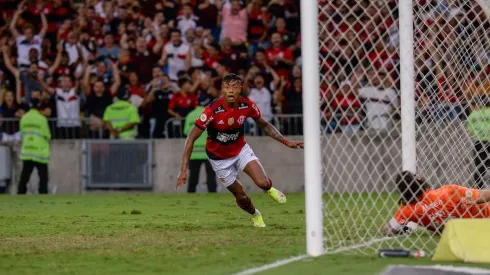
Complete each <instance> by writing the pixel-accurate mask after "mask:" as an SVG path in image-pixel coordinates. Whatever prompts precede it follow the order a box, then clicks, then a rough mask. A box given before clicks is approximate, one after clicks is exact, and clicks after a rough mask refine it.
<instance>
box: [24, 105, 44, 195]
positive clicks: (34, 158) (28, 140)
mask: <svg viewBox="0 0 490 275" xmlns="http://www.w3.org/2000/svg"><path fill="white" fill-rule="evenodd" d="M30 105H31V106H30V107H31V109H30V110H29V111H28V112H27V113H26V114H25V115H24V116H23V117H22V118H21V119H20V132H21V134H22V149H21V153H20V158H21V159H22V162H23V165H22V172H21V174H20V181H19V188H18V194H26V192H27V182H29V178H30V177H31V173H32V170H34V167H35V168H36V169H37V171H38V173H39V194H47V193H48V162H49V158H50V156H51V152H50V148H49V141H50V140H51V132H50V130H49V125H48V120H47V119H46V117H45V116H43V115H42V114H41V113H39V107H40V105H41V102H40V101H39V99H37V98H31V102H30Z"/></svg>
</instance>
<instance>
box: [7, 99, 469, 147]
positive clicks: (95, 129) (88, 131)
mask: <svg viewBox="0 0 490 275" xmlns="http://www.w3.org/2000/svg"><path fill="white" fill-rule="evenodd" d="M467 108H468V105H467V104H443V103H439V104H428V105H426V106H423V107H419V108H417V114H419V115H420V114H423V116H421V117H418V120H421V119H423V120H426V121H427V120H429V121H436V120H437V121H441V120H445V121H450V120H454V119H462V120H464V119H465V118H466V110H467ZM334 115H335V114H334ZM184 121H185V118H170V119H168V120H167V121H166V123H165V128H164V129H163V133H164V137H165V138H183V137H184ZM48 122H49V125H50V128H51V135H52V138H53V139H108V138H109V137H110V133H109V131H108V130H106V129H103V123H102V121H101V120H100V119H91V118H80V119H75V120H73V119H72V120H67V119H57V118H48ZM270 122H271V123H272V124H273V125H274V126H275V127H276V128H277V129H278V130H279V131H280V132H281V133H282V134H284V135H303V115H302V114H276V115H275V116H274V117H273V119H272V121H270ZM322 122H323V123H324V124H325V123H327V121H326V120H322ZM60 125H79V126H73V127H59V126H60ZM322 126H323V127H327V126H328V125H327V126H325V125H322ZM328 127H329V126H328ZM18 131H19V119H18V118H0V135H1V137H0V141H20V134H18ZM331 132H332V131H326V132H325V133H331ZM245 134H246V135H250V136H262V135H264V133H263V132H262V130H261V129H259V128H258V127H257V125H256V124H255V122H254V121H253V120H252V119H248V120H247V121H246V122H245Z"/></svg>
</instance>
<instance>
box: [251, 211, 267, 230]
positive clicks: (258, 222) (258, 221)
mask: <svg viewBox="0 0 490 275" xmlns="http://www.w3.org/2000/svg"><path fill="white" fill-rule="evenodd" d="M252 221H253V222H254V226H255V227H265V223H264V220H263V219H262V214H260V212H259V210H257V209H255V214H252Z"/></svg>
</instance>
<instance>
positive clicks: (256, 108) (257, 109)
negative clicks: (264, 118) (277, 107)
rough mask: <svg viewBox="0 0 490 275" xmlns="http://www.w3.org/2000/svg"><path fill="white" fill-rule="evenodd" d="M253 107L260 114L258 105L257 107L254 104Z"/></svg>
mask: <svg viewBox="0 0 490 275" xmlns="http://www.w3.org/2000/svg"><path fill="white" fill-rule="evenodd" d="M252 107H253V108H254V110H255V111H256V112H257V113H259V108H258V107H257V105H255V104H254V105H253V106H252Z"/></svg>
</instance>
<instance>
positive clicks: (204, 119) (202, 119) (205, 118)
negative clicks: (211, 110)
mask: <svg viewBox="0 0 490 275" xmlns="http://www.w3.org/2000/svg"><path fill="white" fill-rule="evenodd" d="M199 119H200V120H201V121H202V122H204V121H206V120H207V119H208V116H206V114H201V116H200V117H199Z"/></svg>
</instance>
